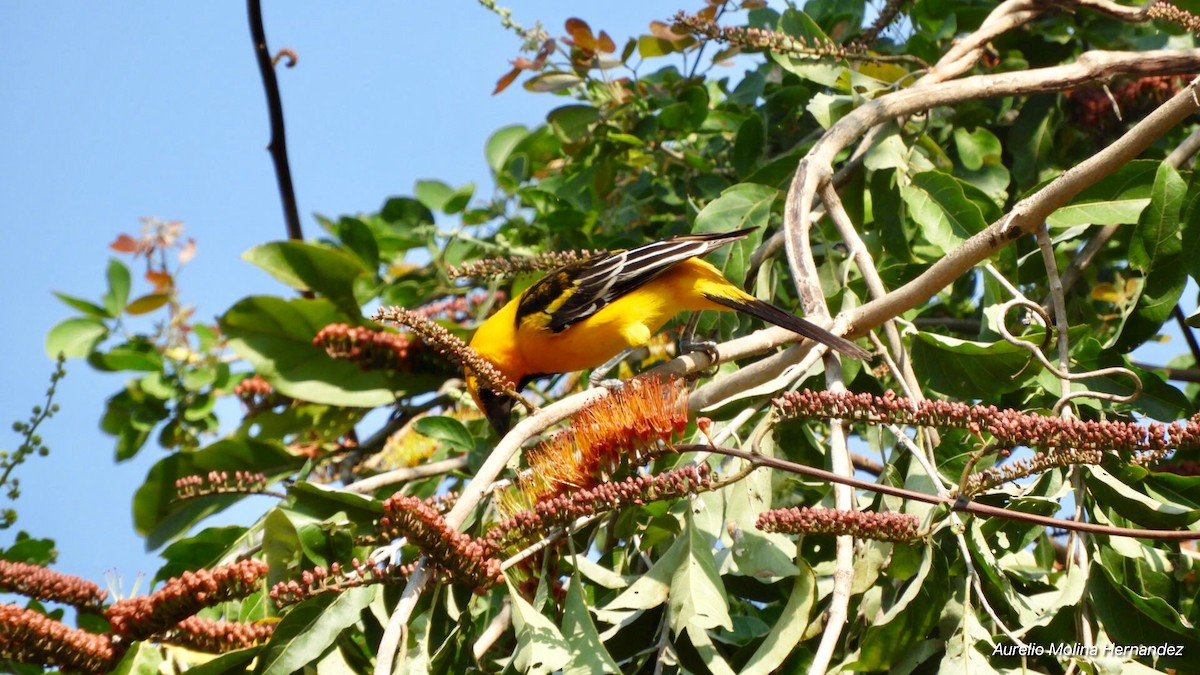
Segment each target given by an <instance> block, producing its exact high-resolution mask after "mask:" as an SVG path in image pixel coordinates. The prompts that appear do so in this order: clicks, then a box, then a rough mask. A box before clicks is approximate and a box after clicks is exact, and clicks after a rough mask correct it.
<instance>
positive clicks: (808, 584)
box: [742, 557, 817, 673]
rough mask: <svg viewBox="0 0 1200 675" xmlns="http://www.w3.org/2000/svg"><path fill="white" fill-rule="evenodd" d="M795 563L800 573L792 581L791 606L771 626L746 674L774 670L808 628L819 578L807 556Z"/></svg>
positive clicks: (788, 605)
mask: <svg viewBox="0 0 1200 675" xmlns="http://www.w3.org/2000/svg"><path fill="white" fill-rule="evenodd" d="M795 564H796V565H797V566H798V567H799V570H800V571H799V574H797V575H796V579H795V581H793V582H792V588H791V592H790V593H788V599H787V605H786V606H785V607H784V608H783V612H782V613H780V615H779V620H778V621H776V622H775V625H773V626H772V627H771V632H770V633H769V634H768V635H767V637H766V639H764V640H763V641H762V644H760V645H759V646H758V649H756V650H755V651H754V655H753V656H751V657H750V660H749V661H747V662H746V664H745V665H744V666H743V667H742V672H744V673H773V672H776V669H778V668H779V666H780V665H781V664H782V663H783V662H784V660H785V659H786V658H787V657H788V656H789V655H791V653H792V652H793V650H795V648H796V645H797V644H799V643H800V639H801V638H802V637H804V632H805V631H806V630H807V629H808V623H809V617H810V616H811V614H812V610H813V607H814V606H815V605H816V602H817V580H816V576H815V575H814V574H813V571H812V568H811V567H809V566H808V563H806V562H804V559H803V558H800V557H797V558H796V559H795Z"/></svg>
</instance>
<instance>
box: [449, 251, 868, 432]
mask: <svg viewBox="0 0 1200 675" xmlns="http://www.w3.org/2000/svg"><path fill="white" fill-rule="evenodd" d="M755 229H756V228H748V229H743V230H736V231H732V232H706V233H698V234H685V235H680V236H677V237H673V238H671V239H665V240H662V241H656V242H653V243H649V244H645V245H643V246H638V247H635V248H630V249H619V250H613V251H605V252H601V253H597V254H595V255H592V256H590V257H587V258H583V259H580V260H577V261H574V262H570V263H567V264H565V265H562V266H560V267H558V268H556V269H554V270H551V271H550V272H549V273H547V274H546V276H544V277H542V278H541V279H540V280H538V281H537V282H535V283H534V284H533V285H532V286H530V287H529V288H527V289H525V291H524V292H522V293H521V294H519V295H518V296H516V297H515V298H513V299H512V300H510V301H509V302H508V303H507V304H505V305H504V307H502V308H501V309H500V311H498V312H496V313H495V314H493V315H492V316H490V317H489V318H488V319H487V320H486V321H484V322H483V323H482V324H481V325H480V326H479V328H478V329H476V331H475V335H474V337H472V339H471V342H470V347H471V349H473V350H474V351H475V352H476V353H477V354H478V355H479V356H481V357H483V358H484V359H485V360H487V361H489V362H491V364H492V365H494V366H495V367H496V368H497V369H498V370H499V371H500V372H501V373H502V374H503V375H505V376H506V377H507V378H508V379H509V380H510V381H512V382H513V383H515V384H516V387H517V391H520V390H521V389H524V388H525V386H526V385H527V384H528V383H529V382H531V381H533V380H535V379H538V378H540V377H544V376H547V375H553V374H557V373H569V372H576V371H580V370H587V369H590V368H595V367H597V366H600V365H601V364H604V363H606V362H607V361H609V360H611V359H613V358H614V357H616V356H618V355H620V354H622V353H623V352H624V351H625V350H626V349H629V348H633V347H640V346H644V345H646V344H647V343H648V342H649V341H650V339H651V337H652V336H653V335H654V334H655V333H657V332H658V331H659V329H661V328H662V327H663V325H664V324H665V323H666V322H667V321H669V320H670V319H671V318H673V317H674V316H675V315H676V314H678V313H679V312H681V311H684V310H687V311H693V312H694V311H700V310H717V311H737V312H742V313H745V314H749V315H750V316H753V317H755V318H758V319H761V320H763V321H766V322H767V323H771V324H774V325H776V326H781V327H783V328H786V329H788V330H790V331H792V332H794V333H798V334H800V335H802V336H804V337H806V338H809V339H811V340H815V341H817V342H820V343H821V344H823V345H826V346H827V347H829V348H831V349H833V350H835V351H837V352H839V353H841V354H844V355H846V356H849V357H852V358H856V359H868V358H870V353H869V352H867V351H866V350H865V349H863V348H862V347H860V346H858V345H856V344H854V343H853V342H850V341H849V340H846V339H845V338H842V337H839V336H837V335H834V334H833V333H830V332H829V331H827V330H825V329H824V328H821V327H820V326H817V325H815V324H813V323H811V322H809V321H806V320H805V319H802V318H800V317H798V316H796V315H794V314H792V313H791V312H788V311H785V310H783V309H780V308H779V307H776V306H775V305H772V304H770V303H768V302H765V301H763V300H759V299H758V298H756V297H754V296H753V295H750V294H749V293H746V292H745V291H743V290H742V289H740V288H738V287H737V286H735V285H733V284H732V283H730V282H729V280H727V279H726V278H725V277H724V275H722V274H721V272H720V271H719V270H718V269H717V268H716V267H714V266H713V265H712V264H711V263H708V262H706V261H704V260H701V259H700V257H701V256H704V255H706V254H708V253H710V252H712V251H714V250H716V249H718V248H721V247H722V246H726V245H728V244H731V243H733V242H735V241H738V240H741V239H745V238H746V237H748V236H749V235H750V233H752V232H754V230H755ZM465 382H466V387H467V391H468V392H469V393H470V394H471V396H472V397H473V398H474V399H475V403H476V405H478V406H479V409H480V411H482V412H483V413H484V415H485V416H486V417H487V419H488V421H489V422H490V423H491V425H492V427H493V428H495V430H496V432H497V433H499V434H500V435H501V436H503V435H504V434H505V433H507V432H508V429H509V428H510V426H511V422H512V419H511V413H512V405H513V398H512V397H511V396H509V395H507V394H504V393H502V392H497V391H493V390H492V389H490V388H488V387H487V386H484V385H483V384H481V383H480V381H479V379H478V378H477V377H476V375H475V374H474V373H473V372H472V371H471V370H470V368H468V369H467V372H466V377H465Z"/></svg>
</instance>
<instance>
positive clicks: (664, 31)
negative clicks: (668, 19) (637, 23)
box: [650, 21, 687, 42]
mask: <svg viewBox="0 0 1200 675" xmlns="http://www.w3.org/2000/svg"><path fill="white" fill-rule="evenodd" d="M650 34H651V35H653V36H654V37H656V38H658V39H659V40H666V41H667V42H679V41H680V40H682V39H684V38H686V37H687V35H682V34H680V33H676V32H675V30H674V29H673V28H671V27H670V26H668V25H667V24H665V23H663V22H661V21H651V22H650Z"/></svg>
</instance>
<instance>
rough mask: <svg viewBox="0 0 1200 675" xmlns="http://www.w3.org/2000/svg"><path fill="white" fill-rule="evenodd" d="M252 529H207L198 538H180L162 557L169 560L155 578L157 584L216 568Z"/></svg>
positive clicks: (232, 526)
mask: <svg viewBox="0 0 1200 675" xmlns="http://www.w3.org/2000/svg"><path fill="white" fill-rule="evenodd" d="M247 531H248V530H247V529H246V528H244V527H239V526H234V525H230V526H228V527H206V528H204V529H203V530H201V531H200V532H197V533H196V534H195V535H194V536H191V537H187V538H185V539H180V540H178V541H176V542H174V543H172V544H170V545H169V546H167V547H166V548H164V549H163V550H162V552H161V553H160V554H159V555H160V556H161V557H162V559H163V560H164V561H165V562H164V563H163V566H162V567H160V568H159V569H158V572H157V573H155V575H154V581H153V583H158V582H159V581H166V580H167V579H170V578H171V577H177V576H179V575H180V574H183V573H184V572H194V571H196V570H199V569H204V568H208V567H212V566H214V565H216V564H218V562H219V561H220V560H221V558H222V556H224V555H225V553H226V551H228V550H229V549H230V547H232V546H233V545H234V543H235V542H236V541H237V540H238V539H239V538H241V537H242V535H244V534H245V533H246V532H247Z"/></svg>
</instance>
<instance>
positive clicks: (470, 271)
mask: <svg viewBox="0 0 1200 675" xmlns="http://www.w3.org/2000/svg"><path fill="white" fill-rule="evenodd" d="M597 253H600V251H587V250H584V251H555V252H551V253H542V254H539V255H533V256H526V257H521V258H485V259H483V260H474V261H471V262H467V263H463V264H462V265H458V266H455V267H448V268H446V275H447V276H449V277H450V278H451V279H461V278H463V277H471V278H473V279H493V278H501V277H511V276H516V275H518V274H523V273H525V272H541V271H549V270H552V269H557V268H559V267H562V266H563V265H566V264H569V263H573V262H576V261H578V260H583V259H584V258H588V257H590V256H593V255H596V254H597Z"/></svg>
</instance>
